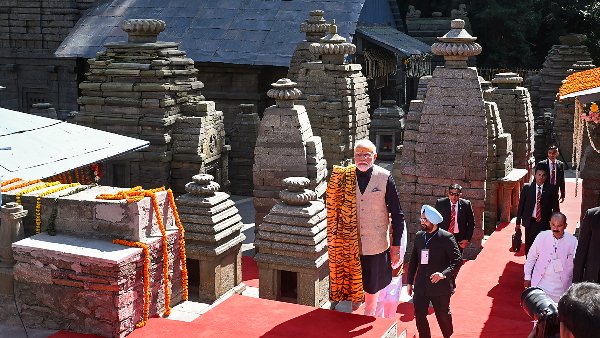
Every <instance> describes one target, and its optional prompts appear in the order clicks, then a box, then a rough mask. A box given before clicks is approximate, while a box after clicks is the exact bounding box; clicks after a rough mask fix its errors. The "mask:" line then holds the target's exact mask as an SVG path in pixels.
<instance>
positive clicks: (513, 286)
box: [52, 182, 581, 338]
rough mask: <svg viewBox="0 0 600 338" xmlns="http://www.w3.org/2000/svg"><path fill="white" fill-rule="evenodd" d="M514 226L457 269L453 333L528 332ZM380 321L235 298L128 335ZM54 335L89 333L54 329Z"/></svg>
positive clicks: (571, 207)
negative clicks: (200, 313) (188, 319)
mask: <svg viewBox="0 0 600 338" xmlns="http://www.w3.org/2000/svg"><path fill="white" fill-rule="evenodd" d="M574 190H575V183H574V182H567V199H566V201H565V202H564V203H563V204H561V210H562V211H563V212H564V213H565V214H566V215H567V219H568V227H567V231H569V232H571V233H573V232H574V231H575V228H576V226H577V222H578V221H579V215H580V205H581V197H577V198H575V197H574ZM513 232H514V224H513V223H504V224H501V225H500V226H499V227H498V229H497V230H496V231H495V232H494V233H493V234H492V236H490V238H489V239H488V240H487V241H486V243H485V245H484V249H483V250H482V251H481V253H480V254H479V256H478V257H477V259H476V260H474V261H469V262H467V263H466V264H465V265H464V266H463V267H462V268H461V270H460V274H459V275H458V277H457V280H456V284H457V290H456V293H455V294H454V296H452V301H451V309H452V313H453V322H454V332H455V334H454V335H453V337H464V338H467V337H469V338H472V337H484V338H495V337H497V338H500V337H526V336H527V334H528V333H529V331H530V330H531V328H532V324H531V321H530V320H529V318H528V317H527V316H526V315H525V313H524V312H523V310H522V309H521V307H520V305H519V301H520V295H521V291H522V290H523V263H524V262H525V257H524V254H523V253H524V249H521V251H520V253H518V254H515V253H513V252H510V251H509V247H510V243H511V236H512V234H513ZM243 258H244V259H243V279H244V281H245V282H246V283H247V284H250V285H252V286H258V280H257V275H258V274H257V271H256V263H254V261H253V260H252V259H249V258H248V257H243ZM267 304H269V305H267ZM273 304H275V305H273ZM359 311H362V309H360V310H359ZM430 314H431V315H430V316H429V317H428V319H429V324H430V326H431V329H432V335H433V336H434V337H441V332H440V329H439V326H438V325H437V321H436V319H435V315H433V309H430ZM396 318H397V319H398V331H399V333H400V332H401V331H402V330H403V328H406V329H407V332H408V335H407V337H416V336H418V335H417V330H416V327H415V322H414V312H413V306H412V303H403V304H400V306H398V314H397V317H396ZM386 323H389V322H388V321H387V320H385V319H377V320H375V319H374V318H369V317H365V316H352V315H349V314H345V313H339V312H333V311H328V310H322V309H315V308H310V307H305V306H296V305H292V304H286V303H279V302H267V301H264V300H260V299H249V298H247V297H243V296H235V297H234V298H232V299H230V300H228V301H225V302H223V303H222V304H220V305H218V306H217V307H215V308H214V309H212V310H210V311H209V312H207V313H206V314H205V315H203V316H201V317H200V318H198V319H196V320H195V321H194V322H192V323H186V322H179V321H171V320H166V319H161V318H152V319H150V320H149V322H148V325H147V326H146V327H144V328H141V329H138V330H136V331H134V332H133V333H132V334H131V335H130V337H144V338H149V337H171V336H173V337H218V338H228V337H245V338H246V337H357V336H360V337H372V336H373V335H374V334H375V333H379V331H381V330H382V328H383V327H384V326H385V325H382V324H386ZM52 337H54V338H75V337H77V338H84V337H90V336H87V335H85V336H84V335H79V334H73V333H68V332H59V333H57V334H55V335H53V336H52Z"/></svg>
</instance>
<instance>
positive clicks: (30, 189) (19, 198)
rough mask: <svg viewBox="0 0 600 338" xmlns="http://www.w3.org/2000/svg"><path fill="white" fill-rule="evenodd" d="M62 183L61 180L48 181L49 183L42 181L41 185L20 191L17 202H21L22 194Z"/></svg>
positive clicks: (16, 196)
mask: <svg viewBox="0 0 600 338" xmlns="http://www.w3.org/2000/svg"><path fill="white" fill-rule="evenodd" d="M58 184H60V182H48V183H42V184H40V185H35V186H33V187H31V188H27V189H25V190H22V191H19V192H18V193H17V194H16V195H15V198H16V200H17V204H21V195H25V194H29V193H30V192H33V191H36V190H40V189H44V188H48V187H52V186H55V185H58Z"/></svg>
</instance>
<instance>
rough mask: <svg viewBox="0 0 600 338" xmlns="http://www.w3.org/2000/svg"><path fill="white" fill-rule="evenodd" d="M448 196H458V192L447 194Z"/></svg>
mask: <svg viewBox="0 0 600 338" xmlns="http://www.w3.org/2000/svg"><path fill="white" fill-rule="evenodd" d="M448 195H450V196H460V193H459V192H449V193H448Z"/></svg>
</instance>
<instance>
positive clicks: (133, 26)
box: [121, 19, 166, 43]
mask: <svg viewBox="0 0 600 338" xmlns="http://www.w3.org/2000/svg"><path fill="white" fill-rule="evenodd" d="M165 27H166V24H165V22H164V21H163V20H157V19H129V20H125V21H123V23H122V24H121V28H122V29H123V30H124V31H125V32H127V34H128V41H129V42H134V43H147V42H156V41H157V40H158V34H160V32H162V31H164V30H165Z"/></svg>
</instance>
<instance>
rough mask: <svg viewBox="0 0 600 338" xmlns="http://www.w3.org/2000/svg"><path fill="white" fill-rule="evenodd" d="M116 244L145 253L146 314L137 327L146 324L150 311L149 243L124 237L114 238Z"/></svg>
mask: <svg viewBox="0 0 600 338" xmlns="http://www.w3.org/2000/svg"><path fill="white" fill-rule="evenodd" d="M113 243H114V244H119V245H124V246H130V247H136V248H141V249H142V251H143V254H144V314H143V316H142V320H141V321H140V322H139V323H137V324H135V327H136V328H140V327H142V326H144V325H146V322H148V315H149V313H150V251H149V250H148V245H147V244H145V243H142V242H131V241H126V240H124V239H114V240H113Z"/></svg>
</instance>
